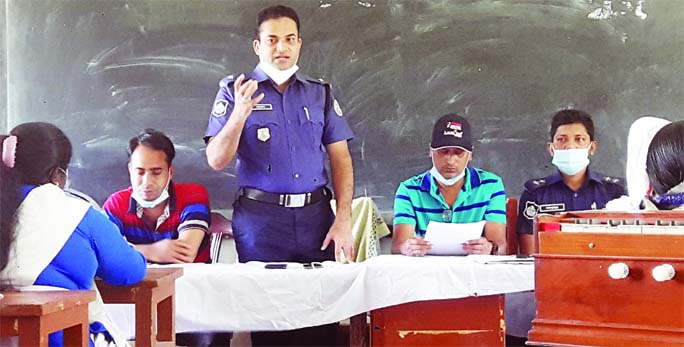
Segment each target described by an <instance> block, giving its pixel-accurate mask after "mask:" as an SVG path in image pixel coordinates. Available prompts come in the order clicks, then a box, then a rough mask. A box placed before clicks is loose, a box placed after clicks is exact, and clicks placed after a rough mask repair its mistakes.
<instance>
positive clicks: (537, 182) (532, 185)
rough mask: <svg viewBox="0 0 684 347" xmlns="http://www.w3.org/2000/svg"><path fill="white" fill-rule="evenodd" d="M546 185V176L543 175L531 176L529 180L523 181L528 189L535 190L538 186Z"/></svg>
mask: <svg viewBox="0 0 684 347" xmlns="http://www.w3.org/2000/svg"><path fill="white" fill-rule="evenodd" d="M545 185H546V178H545V177H540V178H533V179H531V180H528V181H527V182H525V189H527V190H528V191H530V192H531V191H534V190H537V189H538V188H540V187H543V186H545Z"/></svg>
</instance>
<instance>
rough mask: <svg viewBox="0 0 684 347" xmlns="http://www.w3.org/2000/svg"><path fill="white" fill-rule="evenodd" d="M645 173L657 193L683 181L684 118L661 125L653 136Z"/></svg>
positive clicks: (666, 190)
mask: <svg viewBox="0 0 684 347" xmlns="http://www.w3.org/2000/svg"><path fill="white" fill-rule="evenodd" d="M646 173H648V180H649V182H650V183H651V187H652V188H653V190H654V191H655V192H656V193H658V194H659V195H663V194H666V193H667V192H668V191H669V190H670V189H672V188H674V187H675V186H677V185H678V184H680V183H682V181H684V120H680V121H676V122H672V123H670V124H668V125H666V126H664V127H662V128H661V129H660V130H659V131H658V132H657V133H656V134H655V136H653V140H651V144H650V145H649V146H648V153H647V155H646Z"/></svg>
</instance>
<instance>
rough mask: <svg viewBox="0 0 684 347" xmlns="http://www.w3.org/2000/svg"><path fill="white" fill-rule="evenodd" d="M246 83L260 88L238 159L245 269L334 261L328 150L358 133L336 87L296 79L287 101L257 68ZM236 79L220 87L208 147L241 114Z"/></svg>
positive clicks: (236, 215) (238, 230)
mask: <svg viewBox="0 0 684 347" xmlns="http://www.w3.org/2000/svg"><path fill="white" fill-rule="evenodd" d="M245 77H246V78H245V80H248V79H253V80H256V81H257V82H258V89H257V91H256V92H255V93H254V95H259V94H260V93H264V98H263V100H261V102H260V103H259V104H258V105H256V106H255V107H254V109H253V110H252V113H251V114H250V116H249V117H248V118H247V120H246V122H245V126H244V128H243V130H242V134H241V137H240V142H239V144H238V149H237V154H236V164H235V165H236V170H237V180H238V185H239V186H240V190H239V192H238V194H237V195H238V196H237V198H236V201H235V203H234V204H233V207H234V212H233V232H234V236H235V241H236V247H237V252H238V257H239V260H240V262H247V261H252V260H258V261H297V262H309V261H322V260H333V259H334V249H333V247H328V249H327V250H326V251H320V247H321V244H322V243H323V240H324V239H325V235H326V234H327V232H328V230H329V228H330V226H331V225H332V222H333V221H334V218H335V217H334V214H333V212H332V209H331V208H330V204H329V200H330V198H331V193H330V191H329V190H328V189H327V188H325V186H326V184H327V183H328V174H327V172H326V169H325V148H324V146H325V145H328V144H331V143H335V142H338V141H348V140H351V139H352V138H353V133H352V131H351V129H350V127H349V125H348V124H347V121H346V119H345V118H344V117H343V115H342V110H341V108H340V106H339V104H338V103H337V101H336V100H335V99H334V97H332V95H331V94H332V93H331V92H330V86H329V85H327V84H325V83H323V82H321V81H319V80H315V79H311V78H307V77H304V76H301V75H297V74H295V75H294V76H293V77H292V78H291V79H290V84H289V85H288V87H287V89H286V90H285V92H284V93H280V92H279V91H278V89H277V86H276V85H275V84H274V83H273V82H272V81H271V80H270V79H269V77H268V76H267V75H266V74H265V73H264V72H263V71H262V70H261V69H260V68H259V67H258V66H257V68H255V69H254V71H253V72H252V74H251V75H250V76H245ZM233 84H234V79H233V77H232V76H229V77H226V78H224V79H223V80H222V81H221V82H220V84H219V85H220V89H219V91H218V93H217V95H216V98H215V100H214V107H213V110H212V113H211V115H210V116H209V125H208V127H207V131H206V133H205V141H206V140H208V139H209V138H211V137H212V136H215V135H216V134H218V132H219V131H220V130H221V128H223V126H224V125H225V124H226V122H227V120H228V117H230V114H231V112H232V110H233V105H234V96H233V92H234V90H233V88H234V87H233Z"/></svg>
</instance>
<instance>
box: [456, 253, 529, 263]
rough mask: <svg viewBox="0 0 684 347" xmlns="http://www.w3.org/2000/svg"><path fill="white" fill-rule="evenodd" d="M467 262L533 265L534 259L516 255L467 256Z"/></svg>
mask: <svg viewBox="0 0 684 347" xmlns="http://www.w3.org/2000/svg"><path fill="white" fill-rule="evenodd" d="M468 260H471V261H474V262H476V263H479V264H503V265H534V258H532V257H524V258H519V257H518V256H516V255H489V254H469V255H468Z"/></svg>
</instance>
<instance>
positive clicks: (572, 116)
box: [549, 110, 594, 142]
mask: <svg viewBox="0 0 684 347" xmlns="http://www.w3.org/2000/svg"><path fill="white" fill-rule="evenodd" d="M574 123H580V124H582V125H584V128H585V129H587V133H588V134H589V140H590V141H594V120H593V119H592V118H591V115H590V114H589V113H586V112H584V111H580V110H561V111H558V112H556V114H554V115H553V119H551V130H550V131H549V135H551V142H553V137H554V136H556V131H557V130H558V127H560V126H561V125H566V124H574Z"/></svg>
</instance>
